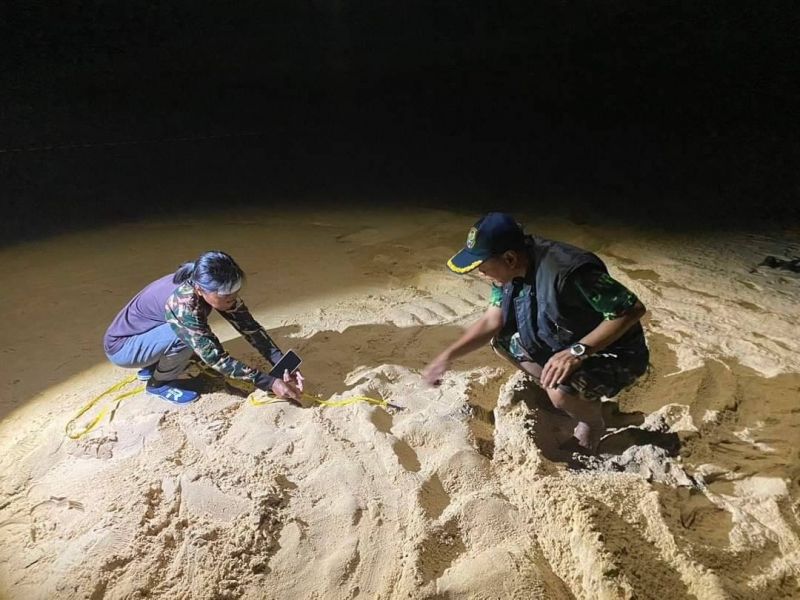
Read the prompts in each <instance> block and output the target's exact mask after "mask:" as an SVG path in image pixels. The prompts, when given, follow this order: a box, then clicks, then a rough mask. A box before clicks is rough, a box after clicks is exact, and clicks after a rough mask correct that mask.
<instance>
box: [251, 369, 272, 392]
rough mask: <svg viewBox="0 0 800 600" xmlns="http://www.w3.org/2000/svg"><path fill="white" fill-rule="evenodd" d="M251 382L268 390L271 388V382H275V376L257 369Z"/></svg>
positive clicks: (263, 389) (265, 390)
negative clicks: (256, 373)
mask: <svg viewBox="0 0 800 600" xmlns="http://www.w3.org/2000/svg"><path fill="white" fill-rule="evenodd" d="M253 383H255V385H256V387H257V388H258V389H260V390H262V391H264V392H269V391H271V390H272V384H273V383H275V378H274V377H273V376H272V375H268V374H266V373H264V372H262V371H259V372H258V375H256V378H255V380H254V381H253Z"/></svg>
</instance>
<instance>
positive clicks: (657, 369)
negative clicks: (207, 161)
mask: <svg viewBox="0 0 800 600" xmlns="http://www.w3.org/2000/svg"><path fill="white" fill-rule="evenodd" d="M263 222H264V225H263V226H261V227H259V226H257V225H253V224H252V223H249V224H248V225H249V228H248V227H245V226H244V225H243V224H241V223H236V222H228V221H226V219H224V218H217V219H216V220H215V221H214V229H213V232H214V233H213V234H210V233H209V231H212V230H209V229H208V226H209V223H203V222H198V223H196V224H194V225H193V226H192V227H190V228H189V229H188V231H186V232H182V233H178V234H177V239H172V240H171V245H172V246H173V247H174V246H180V245H181V244H183V245H184V247H185V248H186V251H185V252H184V253H182V254H181V256H172V257H170V260H169V261H165V259H164V258H163V256H162V253H163V252H164V248H163V247H161V246H160V245H158V244H157V243H153V244H149V245H147V244H145V245H146V246H147V247H149V248H151V250H148V251H146V252H145V254H144V255H143V256H140V257H139V260H138V261H136V262H135V263H134V262H133V261H131V262H130V263H127V264H129V266H130V272H129V273H127V274H126V275H125V277H123V276H122V275H120V274H119V273H118V270H113V273H116V275H113V274H112V275H108V276H107V273H108V272H110V271H109V269H110V267H111V265H112V264H115V261H117V262H124V261H125V260H127V259H126V258H125V257H126V256H127V255H128V254H129V253H128V250H127V249H128V248H129V247H130V244H132V243H133V242H135V241H142V240H146V239H148V237H147V236H149V235H150V236H152V237H153V238H154V239H158V238H159V236H160V232H161V231H162V229H163V227H162V226H161V225H158V224H152V225H147V226H138V227H136V228H134V227H126V228H118V229H116V230H113V231H107V232H99V233H94V234H89V237H92V239H91V240H90V241H89V243H105V244H107V245H108V247H109V250H108V252H106V253H105V255H104V256H103V257H100V258H96V259H92V260H89V259H88V258H86V257H83V256H82V255H81V253H82V250H81V248H82V245H83V244H85V243H86V240H85V238H77V237H75V238H69V237H67V238H61V239H57V240H53V241H51V242H46V243H41V244H37V245H31V246H29V247H25V248H20V249H15V250H13V251H6V253H5V254H4V256H3V259H4V262H5V264H7V265H8V268H9V269H10V270H11V272H12V273H17V274H18V276H19V277H22V274H23V273H24V274H26V275H27V276H29V277H30V285H29V286H27V287H26V286H24V285H20V286H19V287H18V288H17V289H16V291H14V292H12V294H18V297H17V296H15V297H12V299H11V301H12V302H11V305H12V307H13V310H12V313H13V314H16V315H18V316H20V317H25V316H26V314H27V311H32V310H36V309H37V307H36V306H35V304H32V302H35V295H31V291H32V290H33V289H34V288H35V287H36V286H40V288H41V290H40V291H43V292H55V290H60V291H59V297H60V298H62V299H63V300H62V302H64V306H62V307H61V308H59V309H58V310H55V311H51V312H50V313H49V314H45V316H44V317H43V318H42V319H41V320H39V321H36V322H34V323H33V328H34V330H33V331H26V332H20V331H19V330H17V329H15V328H12V327H10V326H9V324H8V323H6V324H5V325H4V326H3V327H4V332H3V333H4V337H5V338H6V339H7V340H8V347H7V349H6V350H5V352H6V357H7V358H6V360H5V363H4V366H3V369H4V375H5V376H4V377H3V378H2V379H3V380H4V381H7V383H3V384H2V385H3V386H4V388H3V390H4V395H3V403H2V405H0V408H2V411H3V417H2V422H0V450H1V452H0V540H2V544H0V597H9V598H24V599H28V598H32V599H35V598H55V597H58V598H91V599H93V600H99V599H101V598H164V599H166V598H169V599H172V598H253V599H255V598H356V597H364V598H401V597H402V598H464V599H466V598H554V599H560V598H587V599H588V598H591V599H595V598H683V597H697V598H753V599H756V598H758V599H761V598H792V597H800V589H799V588H798V581H800V538H799V537H798V535H799V534H800V466H798V465H800V461H798V441H800V411H798V408H797V400H798V390H800V376H798V375H797V372H798V366H800V363H798V359H797V356H796V353H793V352H791V351H790V350H789V348H791V347H793V345H796V342H794V341H793V340H796V339H797V337H798V333H800V328H798V323H797V311H796V302H797V299H798V290H799V289H800V280H798V276H797V275H796V274H794V273H791V272H786V271H783V272H780V273H779V272H776V271H774V270H772V269H770V268H769V267H768V266H758V265H759V262H760V261H761V259H763V256H764V255H777V256H786V257H787V258H792V256H791V253H792V252H797V251H799V250H800V249H798V248H796V247H788V248H787V246H786V244H785V243H781V240H780V238H768V237H759V238H754V237H750V238H742V237H738V238H737V237H735V236H728V237H721V238H719V239H712V240H706V241H705V242H703V243H701V242H699V241H697V240H692V241H691V243H689V241H687V240H685V239H674V238H666V237H664V238H660V239H652V238H651V239H647V240H645V239H642V237H640V236H638V235H637V234H635V233H634V232H613V235H612V233H610V232H598V231H593V230H589V229H587V228H585V227H583V228H579V227H577V226H574V225H572V224H569V223H560V222H552V223H545V222H539V223H538V227H537V230H538V231H540V232H541V233H542V234H544V235H551V236H554V237H559V238H561V239H565V240H569V241H573V242H575V243H579V244H584V245H586V246H588V247H590V248H592V249H594V250H596V251H598V252H599V253H600V254H601V255H602V256H604V257H605V258H607V260H608V261H609V264H610V265H611V267H612V271H614V273H615V275H617V276H618V277H619V278H620V279H622V280H623V281H625V282H626V283H627V284H629V285H630V286H631V287H632V288H633V289H635V291H636V292H637V293H638V294H639V295H640V296H641V297H642V299H643V300H644V301H645V303H646V304H647V305H648V307H649V308H650V309H651V312H650V315H649V323H648V329H649V331H650V332H651V334H650V338H649V339H650V342H651V347H652V351H653V360H652V363H653V366H652V369H651V371H650V372H649V373H648V374H647V375H646V376H645V377H644V378H643V380H642V381H641V382H639V384H637V386H635V387H634V388H633V389H631V390H628V391H626V392H625V393H624V394H623V395H621V396H620V397H619V398H617V399H615V400H614V401H607V402H605V404H604V409H605V410H606V420H607V423H608V425H609V432H608V435H607V437H606V438H605V439H604V440H603V443H602V445H601V452H602V454H601V456H600V457H599V458H597V459H593V460H590V461H582V462H581V461H576V460H575V458H574V457H572V456H570V455H568V454H566V453H564V451H562V450H559V444H560V442H562V441H564V440H565V439H566V438H568V437H569V434H570V432H571V427H572V424H571V423H570V422H569V419H567V418H566V416H565V415H563V414H559V413H558V412H557V411H554V410H553V409H552V407H549V406H548V405H547V403H546V401H544V399H543V397H542V394H541V393H540V392H538V391H537V390H536V389H534V388H532V387H531V386H530V384H529V383H528V382H526V381H525V380H524V379H523V378H522V377H521V376H520V375H519V374H517V373H512V372H510V371H509V370H508V369H507V368H506V367H505V366H504V364H502V363H500V362H499V361H497V360H496V359H495V358H494V356H493V355H492V354H491V352H489V351H488V350H487V351H482V352H478V353H475V354H474V355H472V356H470V357H468V358H467V359H464V360H463V361H461V362H459V363H458V364H457V365H455V368H454V370H453V371H451V372H450V373H449V374H448V376H447V377H446V379H445V381H444V383H443V385H442V386H441V387H440V388H438V389H435V390H431V389H428V388H426V387H425V386H424V385H423V384H422V383H421V381H420V378H419V370H420V369H421V367H422V366H423V365H424V364H425V362H426V361H427V360H428V359H429V358H430V357H432V356H433V354H434V353H435V352H436V351H437V350H439V349H440V348H441V347H443V345H444V344H446V343H447V342H448V341H449V340H452V339H453V338H454V337H455V336H456V335H458V332H459V331H460V327H461V326H462V325H463V324H464V323H467V322H469V321H470V319H471V318H474V316H475V315H476V314H478V313H479V312H480V311H481V310H482V309H483V306H484V305H485V296H486V292H487V290H486V286H485V284H482V283H481V282H479V281H475V280H472V279H470V278H466V279H465V278H457V277H454V276H449V275H448V274H447V273H446V272H444V271H443V270H442V269H441V268H440V267H441V259H442V257H444V256H447V255H448V252H449V251H450V250H451V249H452V248H453V247H456V246H457V245H458V244H459V243H460V242H461V238H462V237H463V233H464V231H466V228H468V226H469V222H470V219H463V218H460V217H454V216H452V215H446V214H444V213H426V214H422V215H414V216H402V217H400V216H397V215H369V214H367V215H362V216H360V217H358V218H355V217H354V218H347V219H344V218H337V217H334V216H332V215H326V214H318V215H311V216H306V217H305V221H304V222H302V221H300V222H299V221H298V218H297V217H296V216H295V215H286V216H285V217H275V216H274V215H273V216H270V217H265V218H264V221H263ZM443 223H445V224H443ZM289 224H292V226H293V228H290V227H288V225H289ZM533 224H534V223H533V222H531V225H533ZM284 226H286V227H284ZM298 227H299V228H300V231H301V233H303V234H305V235H306V236H307V237H308V239H309V240H312V239H313V243H309V245H308V247H307V248H306V249H303V250H302V251H300V250H298V252H295V253H292V254H291V255H290V256H289V257H288V258H287V260H288V264H286V265H285V266H284V267H285V268H283V269H281V272H280V273H279V274H276V275H275V280H274V281H273V280H272V279H271V276H268V274H266V271H259V269H258V265H259V264H260V262H261V261H260V260H259V256H260V255H261V254H263V253H267V252H270V251H272V252H274V251H275V249H277V248H285V247H289V246H290V245H291V239H292V238H293V237H296V236H297V228H298ZM267 230H268V231H270V232H272V235H271V236H269V238H268V239H266V238H265V236H264V235H263V234H264V232H265V231H267ZM201 231H202V232H205V235H206V237H207V238H208V237H210V238H211V239H207V240H206V241H205V242H204V243H210V244H211V245H214V246H219V247H224V248H226V249H228V250H229V251H230V252H231V253H232V254H234V256H236V257H237V258H238V259H239V260H240V261H241V262H242V263H243V265H244V266H245V268H246V269H247V270H248V271H249V273H250V284H249V287H248V289H247V290H246V291H245V298H246V299H247V300H248V301H249V303H250V304H251V306H252V307H253V308H254V312H255V313H256V315H257V316H258V317H259V319H260V320H261V321H262V322H263V323H265V325H267V326H268V327H270V328H271V329H272V330H273V331H274V332H275V337H276V339H277V340H278V342H279V343H280V344H281V346H282V347H283V348H289V347H292V348H294V349H296V350H297V351H298V352H299V353H300V354H301V355H302V356H303V357H304V358H305V364H304V372H305V374H306V376H307V377H308V379H309V383H310V384H311V385H312V386H313V391H314V392H315V393H318V394H320V395H322V396H323V397H325V398H329V397H333V398H343V397H346V396H352V395H356V394H363V395H368V396H372V397H379V398H382V399H384V400H386V401H388V402H389V405H388V406H387V407H385V408H384V407H380V406H371V405H367V404H355V405H351V406H347V407H342V408H329V407H321V406H318V405H313V406H312V405H309V406H304V407H298V406H294V405H291V404H288V403H276V404H269V405H265V406H254V405H253V404H251V403H248V402H247V401H246V400H245V399H244V398H243V396H242V393H240V392H238V391H237V390H236V389H235V388H231V387H230V386H226V385H225V384H224V382H221V381H218V380H215V379H213V378H209V379H208V381H204V382H203V385H204V386H205V388H204V389H205V390H206V393H205V394H204V395H203V397H202V398H201V400H200V401H199V402H197V403H195V404H193V405H191V406H187V407H173V406H170V405H167V404H165V403H163V402H161V401H159V400H157V399H154V398H152V397H147V396H144V395H138V396H134V397H132V398H130V399H127V400H125V401H123V402H122V403H121V404H120V407H119V409H118V410H117V411H116V412H115V413H114V414H113V419H112V420H110V421H109V420H108V419H106V420H104V422H103V423H102V424H101V426H100V427H98V428H97V429H95V430H94V431H92V432H91V433H90V434H88V435H87V436H85V437H84V438H81V439H80V440H77V441H73V440H70V439H67V438H65V436H64V434H63V431H64V425H65V423H66V421H67V420H68V419H69V418H70V417H71V416H72V415H73V414H74V412H75V411H76V410H77V408H78V407H79V406H80V405H81V404H82V402H84V401H85V400H87V399H88V398H90V397H92V396H93V395H96V394H97V393H99V392H101V391H103V390H104V389H106V388H107V387H108V386H110V385H111V384H113V383H115V382H117V381H119V380H120V379H121V378H122V377H123V376H124V375H125V374H124V372H123V371H121V370H119V369H115V368H113V367H111V366H109V365H107V364H105V363H104V362H103V361H102V356H100V353H99V350H100V349H99V343H98V341H97V340H98V339H99V335H100V333H101V332H102V329H103V328H104V327H105V325H106V322H107V321H108V320H109V319H110V318H111V316H112V315H113V312H114V311H115V310H116V309H117V308H118V306H119V305H121V303H122V302H124V299H125V297H127V295H128V294H129V293H131V292H134V291H135V290H136V289H137V288H138V287H139V286H140V284H141V283H142V282H146V281H148V278H149V277H151V276H152V277H155V276H158V275H159V274H161V272H162V271H164V270H167V267H166V264H167V263H168V264H169V265H170V266H171V265H172V264H174V263H175V262H176V261H179V260H181V259H182V258H184V254H188V255H191V254H192V253H193V252H194V251H195V250H199V249H200V248H199V247H198V246H197V240H196V239H195V237H196V235H197V233H198V232H201ZM282 232H284V233H282ZM265 239H266V241H265ZM265 244H267V245H266V246H265ZM54 252H58V254H53V253H54ZM147 252H152V254H151V255H149V256H148V255H147ZM76 255H77V256H76ZM53 256H58V257H59V258H48V257H53ZM319 256H326V257H328V258H331V257H333V260H327V261H326V262H325V264H324V265H322V264H319V262H315V261H314V260H312V259H313V258H315V257H319ZM150 259H152V260H150ZM148 260H150V262H148ZM87 261H88V262H87ZM92 261H93V262H92ZM142 263H144V264H142ZM162 263H164V264H162ZM78 264H83V265H87V264H89V265H91V267H85V268H84V271H82V272H77V273H78V274H77V275H75V274H74V273H73V274H72V275H71V277H70V279H69V282H66V281H62V280H61V279H59V277H60V275H59V274H60V273H68V272H70V271H69V269H70V268H73V267H74V265H78ZM309 265H310V266H309ZM300 272H302V273H304V276H303V277H302V278H296V277H294V276H293V273H300ZM18 281H22V280H21V279H18ZM43 282H49V283H47V284H45V283H43ZM277 282H279V283H280V289H276V288H275V285H274V284H275V283H277ZM62 288H64V289H62ZM103 290H107V291H103ZM31 298H34V300H31ZM287 298H293V301H292V302H291V303H289V302H288V301H287ZM23 300H24V302H23ZM42 301H43V302H44V300H42ZM100 307H102V310H100ZM41 308H42V307H39V309H41ZM218 329H219V330H221V331H226V330H225V329H224V327H222V326H221V325H220V326H219V327H218ZM227 331H228V332H229V331H230V330H227ZM223 337H224V336H223ZM228 337H230V333H229V334H228ZM42 344H46V345H47V347H48V348H49V352H47V353H46V356H45V355H43V353H42V352H41V351H39V352H37V349H40V346H42ZM226 346H227V347H228V348H230V349H231V350H232V351H233V353H234V354H236V355H239V356H243V357H245V356H246V357H249V358H251V359H253V357H252V353H251V351H250V350H249V349H248V347H247V346H246V344H244V343H243V342H242V340H232V341H230V342H228V343H226ZM253 360H254V359H253ZM34 361H35V362H34Z"/></svg>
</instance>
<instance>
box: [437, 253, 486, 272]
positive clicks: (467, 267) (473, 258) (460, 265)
mask: <svg viewBox="0 0 800 600" xmlns="http://www.w3.org/2000/svg"><path fill="white" fill-rule="evenodd" d="M487 258H489V257H488V256H479V255H477V254H473V253H472V252H470V251H469V250H467V249H466V248H464V249H463V250H461V252H459V253H458V254H456V255H455V256H453V258H451V259H450V260H448V261H447V266H448V268H449V269H450V270H451V271H453V272H454V273H458V274H459V275H461V274H463V273H469V272H470V271H472V270H473V269H475V268H477V267H478V266H479V265H480V264H481V263H482V262H483V261H485V260H486V259H487Z"/></svg>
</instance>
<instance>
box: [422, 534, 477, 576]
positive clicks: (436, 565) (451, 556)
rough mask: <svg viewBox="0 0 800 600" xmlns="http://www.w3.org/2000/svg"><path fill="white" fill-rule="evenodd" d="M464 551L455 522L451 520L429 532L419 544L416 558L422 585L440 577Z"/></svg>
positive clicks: (464, 547)
mask: <svg viewBox="0 0 800 600" xmlns="http://www.w3.org/2000/svg"><path fill="white" fill-rule="evenodd" d="M466 549H467V548H466V546H464V541H463V540H462V538H461V530H460V529H459V527H458V523H456V521H455V520H452V519H451V520H450V521H447V523H445V524H444V525H441V526H438V527H435V528H434V529H432V530H430V531H429V532H428V534H427V535H426V536H425V539H424V540H423V541H422V544H420V547H419V553H418V556H417V569H418V571H419V574H420V577H421V578H422V583H423V584H426V583H428V582H430V581H433V580H434V579H438V578H439V577H441V576H442V574H443V573H444V572H445V571H446V570H447V569H448V568H449V567H450V565H452V564H453V562H454V561H455V560H456V559H457V558H458V557H459V556H460V555H461V554H463V553H464V552H466Z"/></svg>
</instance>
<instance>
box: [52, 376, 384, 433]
mask: <svg viewBox="0 0 800 600" xmlns="http://www.w3.org/2000/svg"><path fill="white" fill-rule="evenodd" d="M134 381H136V376H135V375H132V376H130V377H128V378H127V379H123V380H122V381H120V382H119V383H116V384H114V385H112V386H111V387H110V388H108V389H107V390H106V391H105V392H103V393H102V394H100V395H99V396H96V397H95V398H93V399H92V400H90V401H89V402H87V403H86V404H84V405H83V406H82V407H81V408H80V409H79V410H78V412H77V414H76V415H75V416H74V417H72V419H70V420H69V421H68V422H67V425H66V427H65V428H64V431H65V433H66V434H67V437H69V438H70V439H73V440H77V439H80V438H82V437H83V436H85V435H86V434H87V433H89V432H90V431H92V430H93V429H94V428H95V427H97V426H98V425H99V423H100V421H102V420H103V417H105V416H106V415H107V414H108V412H109V410H110V409H111V406H112V404H113V406H114V408H113V410H112V411H111V412H112V414H113V413H114V412H115V411H116V410H117V408H119V405H120V402H122V401H123V400H124V399H125V398H128V397H130V396H135V395H136V394H139V393H141V392H143V391H144V386H143V385H142V386H138V387H136V388H134V389H132V390H128V391H126V392H122V391H121V390H122V389H123V388H125V387H126V386H127V385H129V384H131V383H133V382H134ZM228 383H231V382H230V381H228ZM237 383H238V382H237ZM234 387H239V386H234ZM239 389H241V388H239ZM114 392H121V393H119V394H117V395H116V396H114V398H113V399H112V400H111V401H110V402H109V403H108V404H106V405H104V406H103V408H102V409H101V410H100V411H99V412H98V413H97V415H95V416H94V418H93V419H92V420H91V421H89V422H88V423H87V424H86V425H84V426H83V427H82V428H81V429H77V430H76V429H75V427H76V423H77V421H78V419H80V418H81V417H82V416H83V415H84V414H86V413H87V412H88V411H89V410H90V409H91V408H92V407H94V406H95V405H96V404H97V403H98V402H99V401H100V400H101V399H102V398H105V397H106V396H109V395H111V394H113V393H114ZM247 399H248V400H249V401H250V404H252V405H253V406H266V405H267V404H275V403H276V402H285V401H286V400H284V399H283V398H278V397H276V396H269V395H268V396H267V397H266V398H265V399H264V400H259V399H256V393H255V392H253V393H251V394H250V395H249V396H248V397H247ZM303 399H305V400H310V401H312V402H315V403H316V404H319V405H321V406H329V407H338V406H347V405H348V404H356V403H357V402H365V403H367V404H372V405H375V406H388V404H389V403H388V402H387V401H386V400H380V399H377V398H369V397H367V396H350V397H348V398H342V399H341V400H323V399H322V398H317V397H316V396H312V395H311V394H303Z"/></svg>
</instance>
